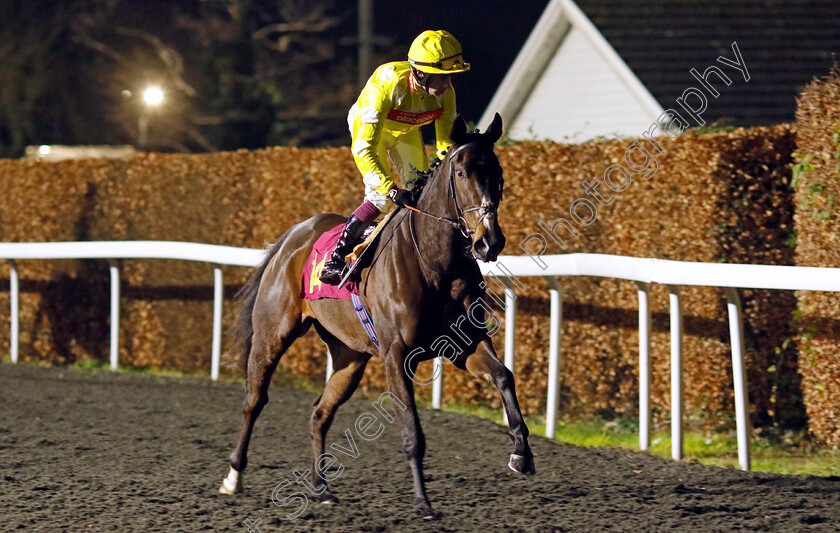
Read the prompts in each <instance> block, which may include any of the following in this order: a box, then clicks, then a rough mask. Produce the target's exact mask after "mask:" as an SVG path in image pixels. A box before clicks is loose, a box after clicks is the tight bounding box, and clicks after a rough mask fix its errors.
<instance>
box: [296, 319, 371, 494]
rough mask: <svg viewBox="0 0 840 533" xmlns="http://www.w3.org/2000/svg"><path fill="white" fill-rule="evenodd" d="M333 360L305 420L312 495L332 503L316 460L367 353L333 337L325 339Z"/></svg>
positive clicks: (357, 382)
mask: <svg viewBox="0 0 840 533" xmlns="http://www.w3.org/2000/svg"><path fill="white" fill-rule="evenodd" d="M319 333H320V332H319ZM325 342H327V347H328V348H329V350H330V355H331V356H332V359H333V375H332V376H330V379H329V380H328V381H327V385H326V387H324V392H323V394H321V396H319V397H318V399H317V400H316V401H315V406H314V408H313V409H312V417H311V418H310V420H309V436H310V438H311V439H312V487H310V488H314V492H313V494H312V498H313V499H314V500H316V501H320V502H321V503H333V502H336V501H338V499H337V498H336V497H335V496H333V494H332V493H331V492H330V491H329V489H328V488H327V482H326V480H325V479H324V477H325V476H324V471H323V468H322V466H320V465H319V464H318V463H319V462H322V461H320V460H319V459H320V458H321V457H322V456H323V454H324V443H325V441H326V438H327V431H329V429H330V425H331V424H332V421H333V417H334V416H335V413H336V411H337V410H338V407H339V406H340V405H341V404H343V403H344V402H346V401H347V400H348V399H350V397H351V396H352V395H353V392H354V391H355V390H356V387H358V386H359V381H361V379H362V375H364V373H365V367H366V366H367V362H368V360H370V355H368V354H365V353H360V352H356V351H353V350H351V349H349V348H348V347H347V346H345V345H344V344H342V343H341V342H339V341H337V340H326V339H325Z"/></svg>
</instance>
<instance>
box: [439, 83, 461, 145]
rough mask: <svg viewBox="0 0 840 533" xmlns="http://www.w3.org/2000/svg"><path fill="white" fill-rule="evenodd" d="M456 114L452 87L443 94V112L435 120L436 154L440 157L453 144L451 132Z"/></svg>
mask: <svg viewBox="0 0 840 533" xmlns="http://www.w3.org/2000/svg"><path fill="white" fill-rule="evenodd" d="M456 115H457V112H456V110H455V89H454V88H453V87H450V88H449V90H447V91H446V93H445V94H444V96H443V114H442V115H441V116H440V118H439V119H437V120H436V121H435V155H436V156H437V158H438V159H443V158H444V156H445V155H446V150H447V149H449V147H450V146H451V145H452V141H451V140H450V139H449V133H450V132H451V131H452V124H453V123H454V122H455V117H456Z"/></svg>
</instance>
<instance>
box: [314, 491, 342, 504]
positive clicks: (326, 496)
mask: <svg viewBox="0 0 840 533" xmlns="http://www.w3.org/2000/svg"><path fill="white" fill-rule="evenodd" d="M309 497H310V498H312V501H315V502H318V503H320V504H322V505H332V504H334V503H338V498H336V497H335V494H333V493H332V492H330V490H329V489H324V492H322V493H321V494H314V493H313V494H310V495H309Z"/></svg>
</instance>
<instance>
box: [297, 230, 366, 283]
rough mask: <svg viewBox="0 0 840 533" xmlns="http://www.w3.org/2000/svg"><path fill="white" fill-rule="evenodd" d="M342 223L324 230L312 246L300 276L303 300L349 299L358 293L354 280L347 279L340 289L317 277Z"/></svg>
mask: <svg viewBox="0 0 840 533" xmlns="http://www.w3.org/2000/svg"><path fill="white" fill-rule="evenodd" d="M342 229H344V224H339V225H338V226H336V227H334V228H333V229H331V230H329V231H326V232H324V234H323V235H321V236H320V237H318V240H317V241H315V244H314V245H313V246H312V252H311V253H310V254H309V258H308V259H307V260H306V266H304V267H303V275H302V276H301V287H300V297H301V298H302V299H304V300H320V299H321V298H338V299H342V300H349V299H350V295H351V294H359V287H358V285H357V284H356V283H355V282H352V281H348V282H347V283H345V284H344V286H343V287H342V288H341V289H338V288H337V287H336V286H335V285H329V284H327V283H324V282H322V281H321V280H320V279H319V277H320V276H321V272H322V271H323V270H324V263H326V262H327V259H329V257H330V255H332V251H333V250H334V249H335V245H336V243H338V238H339V236H341V230H342Z"/></svg>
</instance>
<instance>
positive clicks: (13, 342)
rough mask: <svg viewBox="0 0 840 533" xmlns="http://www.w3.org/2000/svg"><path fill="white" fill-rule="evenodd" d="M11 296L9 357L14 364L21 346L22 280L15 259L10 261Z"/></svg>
mask: <svg viewBox="0 0 840 533" xmlns="http://www.w3.org/2000/svg"><path fill="white" fill-rule="evenodd" d="M9 296H10V297H11V304H10V305H11V309H10V310H9V312H10V314H9V320H10V322H11V327H12V331H11V338H10V339H9V352H10V353H9V355H10V356H11V358H12V362H13V363H17V362H18V349H19V346H20V345H19V340H20V314H19V311H20V280H18V272H17V263H15V260H14V259H11V260H9Z"/></svg>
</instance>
